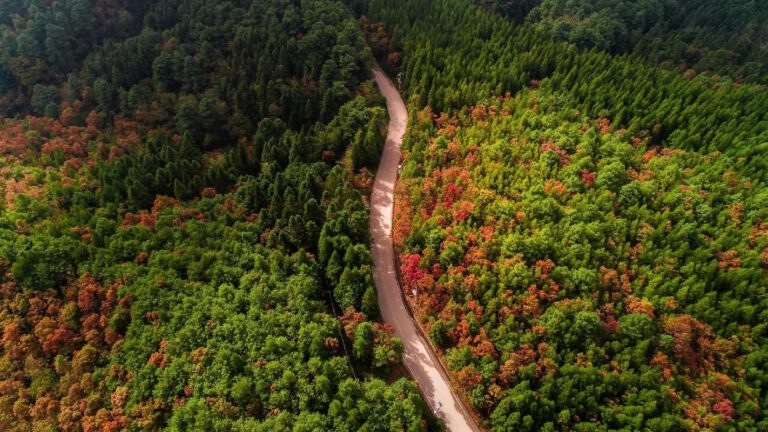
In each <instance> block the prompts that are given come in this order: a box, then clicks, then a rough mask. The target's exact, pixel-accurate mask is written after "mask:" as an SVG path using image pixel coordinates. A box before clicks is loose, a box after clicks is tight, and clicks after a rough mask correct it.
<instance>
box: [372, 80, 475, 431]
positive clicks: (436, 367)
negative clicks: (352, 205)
mask: <svg viewBox="0 0 768 432" xmlns="http://www.w3.org/2000/svg"><path fill="white" fill-rule="evenodd" d="M373 76H374V78H375V80H376V83H377V84H378V85H379V90H380V91H381V93H382V95H384V97H386V98H387V110H388V111H389V126H388V129H387V140H386V143H385V144H384V151H383V153H382V155H381V160H380V161H379V169H378V171H377V173H376V182H375V183H374V185H373V193H372V194H371V216H370V221H369V225H370V231H371V238H372V246H371V252H372V253H373V262H374V270H373V276H374V280H375V282H376V288H377V291H378V300H379V307H380V308H381V313H382V315H383V317H384V321H386V322H388V323H390V324H392V325H393V326H394V328H395V335H396V336H397V337H399V338H400V339H402V341H403V344H404V345H405V351H404V354H403V363H404V364H405V366H406V368H407V369H408V371H409V372H410V373H411V376H412V378H413V379H414V380H415V381H416V382H417V383H418V384H419V387H420V388H421V391H422V393H423V395H424V397H425V398H426V400H427V403H428V404H429V405H430V407H431V408H432V410H433V412H435V413H436V414H437V416H439V417H440V418H442V419H443V420H444V421H445V425H446V429H447V430H449V431H452V432H465V431H480V428H479V427H478V426H477V424H476V423H475V421H474V419H473V418H472V416H471V415H469V413H468V412H467V410H466V409H465V407H464V405H463V404H462V403H461V402H460V400H459V398H458V397H457V396H456V395H455V394H454V392H453V390H452V388H451V384H450V380H449V379H448V376H447V375H446V372H445V370H444V369H443V367H442V366H441V364H440V362H439V361H438V360H437V357H436V356H435V353H434V352H432V350H431V348H430V345H429V344H428V343H427V341H425V340H424V339H423V337H422V336H421V333H420V332H419V331H418V330H417V329H416V324H415V323H414V322H413V318H412V317H411V315H410V314H409V312H408V305H406V304H405V302H404V300H403V297H402V295H401V288H400V283H399V282H398V280H397V274H396V273H395V262H394V261H395V260H394V253H393V246H392V236H391V233H392V212H393V209H394V187H395V181H396V180H397V170H398V165H399V164H400V143H401V141H402V138H403V134H404V133H405V128H406V125H407V123H408V111H407V110H406V108H405V104H404V103H403V99H402V98H401V97H400V93H399V92H398V91H397V89H396V88H395V86H394V85H393V84H392V81H390V79H389V78H388V77H387V76H386V75H385V74H384V73H383V72H382V71H380V70H378V69H377V70H374V71H373Z"/></svg>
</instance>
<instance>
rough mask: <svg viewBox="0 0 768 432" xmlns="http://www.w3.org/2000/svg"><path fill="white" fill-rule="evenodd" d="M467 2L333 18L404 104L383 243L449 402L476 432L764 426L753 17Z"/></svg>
mask: <svg viewBox="0 0 768 432" xmlns="http://www.w3.org/2000/svg"><path fill="white" fill-rule="evenodd" d="M469 3H470V2H467V1H462V0H443V1H438V2H428V1H426V0H425V1H418V0H416V1H405V0H403V1H398V0H391V1H379V0H368V1H366V0H361V1H352V2H351V4H352V5H353V7H354V8H355V10H356V11H357V12H358V13H359V14H361V15H364V16H365V17H366V18H365V20H364V21H365V22H366V23H377V22H381V28H382V32H383V33H384V34H386V35H388V36H389V37H388V38H386V41H385V42H386V43H380V45H381V50H384V48H385V47H386V51H387V53H386V54H387V58H388V59H389V60H394V61H390V62H389V64H390V66H391V69H392V72H393V73H401V74H402V75H401V76H402V77H403V89H404V91H405V93H406V97H407V98H408V99H409V100H410V105H411V113H412V116H411V121H410V123H409V132H408V134H407V136H406V139H405V141H404V143H403V148H404V154H403V157H402V164H403V168H402V174H401V178H400V180H399V183H398V186H397V188H396V203H395V205H396V208H395V228H394V230H395V232H394V234H393V240H394V242H395V246H396V248H397V249H398V250H399V259H400V274H401V278H402V283H403V290H404V292H405V293H406V295H408V296H409V302H410V303H411V306H412V307H413V309H414V311H415V313H416V315H417V317H418V319H419V320H420V321H421V323H422V325H423V326H424V328H425V330H426V331H427V332H428V334H429V337H430V339H431V340H432V342H433V344H434V346H435V347H436V348H437V349H438V350H439V351H441V354H442V358H443V360H444V362H445V363H446V365H447V367H448V369H449V371H450V373H451V375H452V378H453V381H454V384H455V386H456V387H457V388H458V389H459V391H460V392H461V393H463V394H464V395H465V396H466V398H467V399H468V400H469V401H470V403H471V405H472V406H473V407H474V408H475V410H476V411H477V412H478V413H480V414H481V415H482V417H483V418H484V419H485V421H486V425H487V426H488V427H489V428H491V429H492V430H498V431H520V430H530V431H539V430H580V431H587V430H753V431H758V430H764V429H765V428H766V427H768V419H767V418H766V416H765V414H764V411H763V410H764V409H765V406H766V405H767V404H768V386H767V383H768V379H767V378H768V376H766V370H768V344H767V341H766V333H765V330H766V327H765V322H766V320H768V315H766V314H767V313H768V312H767V310H768V309H767V307H768V304H766V296H765V292H766V271H767V269H768V237H766V223H767V222H766V219H767V217H768V214H766V213H765V209H766V208H768V207H767V204H768V202H767V201H766V200H768V190H766V189H765V183H764V179H765V175H766V172H765V167H766V156H765V151H766V149H767V147H766V145H768V136H766V130H768V129H766V126H768V123H767V122H768V118H767V117H766V113H768V107H766V106H765V104H766V101H768V97H766V96H767V94H766V89H765V87H764V86H762V85H759V84H755V83H760V82H765V81H764V79H765V77H766V74H765V66H766V62H765V59H764V57H761V56H762V54H761V53H760V52H759V50H760V49H762V48H764V44H761V43H759V42H757V41H758V40H759V38H760V37H764V35H765V33H764V32H759V34H756V35H754V36H755V37H756V39H754V38H752V36H750V33H749V29H753V30H754V31H756V32H757V31H758V30H759V29H760V28H761V27H760V26H763V27H764V25H765V24H764V23H765V12H764V9H765V8H764V6H763V5H762V4H758V2H734V3H739V4H741V5H742V7H741V8H739V7H736V5H734V7H733V8H731V7H729V6H726V5H722V4H721V3H717V4H716V3H715V2H707V1H701V2H674V1H671V2H578V1H576V2H557V1H546V0H544V1H540V2H525V1H520V2H516V1H511V2H492V3H493V4H489V3H487V2H484V3H481V4H480V5H479V6H472V5H471V4H469ZM618 4H621V5H622V7H614V6H617V5H618ZM697 5H698V6H697ZM683 7H685V8H688V9H681V8H683ZM692 10H696V11H698V12H696V13H689V12H690V11H692ZM719 10H723V11H724V12H723V14H722V15H723V16H720V15H718V14H717V13H712V14H711V15H708V21H707V22H706V23H704V22H703V20H704V18H705V17H704V15H706V11H710V12H711V11H719ZM686 11H688V12H686ZM681 14H683V15H685V16H686V18H685V19H682V18H681V17H680V15H681ZM713 20H715V21H713ZM733 20H737V21H739V22H738V25H736V24H735V23H733V22H731V21H733ZM598 21H602V22H603V23H605V24H606V26H601V25H596V22H598ZM609 24H610V25H611V26H613V25H616V26H621V27H623V28H624V30H621V31H618V30H617V29H616V28H613V29H609V28H608V27H607V26H608V25H609ZM740 26H745V27H740ZM578 27H583V28H582V29H579V28H578ZM673 27H674V28H673ZM708 28H718V29H719V28H723V29H724V30H723V31H722V32H719V33H717V34H718V35H719V36H721V37H722V39H717V40H715V39H713V37H714V36H712V34H711V33H710V32H709V31H708V30H707V29H708ZM587 30H588V31H589V32H592V33H593V35H592V36H594V35H599V34H602V36H600V37H603V36H605V35H607V34H614V35H616V34H622V32H623V33H624V34H625V35H624V36H628V37H627V38H625V39H622V40H621V43H620V44H616V43H615V41H613V42H612V41H607V42H606V41H603V42H600V43H595V41H594V40H590V39H589V38H586V39H578V38H579V37H582V36H584V35H583V32H585V31H587ZM694 30H695V31H694ZM698 31H700V32H701V33H697V32H698ZM601 32H607V33H601ZM610 32H614V33H610ZM729 32H730V33H729ZM590 37H591V36H590ZM622 37H623V36H622ZM741 37H743V38H745V39H744V40H746V41H748V42H744V43H743V44H738V43H735V41H736V39H738V38H741ZM378 39H381V38H378ZM673 40H674V41H677V42H675V43H677V44H683V45H685V47H684V49H683V51H685V53H686V55H688V54H691V55H693V54H692V53H698V54H696V55H697V56H698V55H701V56H702V59H703V58H704V57H707V56H708V55H710V54H712V53H714V52H715V51H717V50H718V49H720V48H721V47H722V46H728V48H729V49H734V50H736V51H734V52H739V55H738V58H736V59H734V60H733V61H732V62H731V63H729V66H730V67H731V68H730V69H729V68H728V67H724V66H723V64H717V63H706V62H705V61H703V60H702V59H699V60H695V58H696V56H693V57H691V58H689V59H687V60H685V61H684V62H682V63H681V60H682V58H681V57H680V53H679V52H677V51H675V50H676V49H678V47H676V46H674V45H675V44H673V43H672V42H670V41H673ZM662 41H663V42H662ZM654 44H662V45H664V46H665V47H667V48H670V51H669V52H666V53H664V52H661V51H660V50H659V49H657V47H654ZM373 47H374V48H376V45H375V44H374V45H373ZM747 48H749V49H747ZM740 49H743V51H738V50H740ZM374 52H375V53H376V50H375V49H374ZM627 52H628V53H629V54H624V55H619V56H617V55H616V54H619V53H627ZM705 52H708V53H709V54H705ZM649 53H650V54H652V55H651V56H649ZM377 54H378V53H377ZM669 62H671V63H673V64H674V66H680V68H677V67H669V66H670V65H669V64H667V63H669ZM687 62H692V63H687ZM751 62H756V63H757V65H755V64H752V63H751ZM694 63H696V64H695V65H694ZM757 66H759V67H757ZM747 70H749V71H751V72H750V73H752V75H751V76H750V77H749V79H748V80H747V81H753V82H755V83H753V84H744V83H743V81H744V80H745V78H746V77H745V74H746V72H745V71H747Z"/></svg>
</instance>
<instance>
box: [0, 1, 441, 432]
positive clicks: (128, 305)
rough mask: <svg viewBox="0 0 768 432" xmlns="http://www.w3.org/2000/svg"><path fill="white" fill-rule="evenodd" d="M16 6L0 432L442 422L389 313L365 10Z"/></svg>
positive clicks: (9, 95) (5, 177) (3, 158)
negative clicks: (383, 285)
mask: <svg viewBox="0 0 768 432" xmlns="http://www.w3.org/2000/svg"><path fill="white" fill-rule="evenodd" d="M0 11H2V12H0V35H1V36H2V37H1V38H0V41H1V42H0V95H1V96H0V112H2V113H3V117H4V118H3V119H2V120H1V123H2V124H1V126H0V176H1V177H2V198H3V199H2V203H1V204H0V267H2V275H3V276H2V278H1V280H0V287H1V288H0V292H1V293H2V294H0V328H2V341H1V342H2V344H1V345H0V429H2V430H7V431H30V430H40V431H42V430H61V431H86V432H88V431H105V432H106V431H118V430H128V431H155V430H168V431H187V430H205V431H217V430H218V431H233V430H241V431H283V430H284V431H289V430H290V431H324V430H337V431H359V430H368V431H391V430H408V431H421V430H427V429H428V428H436V427H437V426H438V424H437V423H436V422H435V421H434V420H433V418H432V416H431V413H430V412H429V410H428V409H427V407H426V405H425V403H424V402H423V400H422V399H421V396H420V393H419V391H418V389H417V387H416V385H415V383H413V382H412V381H409V380H407V379H406V378H403V373H402V371H401V367H400V366H399V361H400V355H401V353H402V349H403V348H402V343H401V341H400V340H398V339H397V338H395V337H394V336H393V331H392V329H391V326H389V325H387V324H385V323H383V322H381V321H380V320H379V315H378V314H379V311H378V306H377V304H376V293H375V287H374V285H373V282H372V279H371V275H370V273H371V271H370V267H371V257H370V251H369V246H368V245H369V238H368V224H367V222H368V208H367V204H366V202H367V197H368V193H369V191H370V187H371V183H372V169H373V168H374V167H375V165H376V162H377V160H378V154H379V152H380V151H381V146H382V143H383V128H384V125H385V122H386V119H387V116H386V111H385V110H384V109H383V108H382V100H381V98H380V96H378V93H377V90H376V88H375V86H374V85H373V83H372V81H370V80H369V70H368V68H369V65H370V64H371V61H372V57H371V51H370V49H369V48H368V47H367V45H366V42H365V40H364V38H363V35H362V32H361V31H360V29H359V25H358V22H357V21H356V19H355V17H354V16H353V14H352V11H351V10H350V9H349V8H348V7H346V6H345V5H343V4H341V3H340V2H337V1H332V0H312V1H301V2H293V1H283V0H260V1H234V0H233V1H223V2H222V1H216V2H213V1H203V2H200V1H188V0H178V1H177V0H161V1H132V2H128V1H125V2H123V1H104V0H98V1H89V0H64V1H56V2H42V1H35V0H32V1H26V0H3V1H2V2H0ZM211 17H214V19H210V18H211Z"/></svg>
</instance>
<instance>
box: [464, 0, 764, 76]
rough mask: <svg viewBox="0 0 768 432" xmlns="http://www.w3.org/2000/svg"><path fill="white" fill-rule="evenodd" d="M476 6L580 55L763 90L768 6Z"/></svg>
mask: <svg viewBox="0 0 768 432" xmlns="http://www.w3.org/2000/svg"><path fill="white" fill-rule="evenodd" d="M478 3H479V4H482V5H485V6H486V7H488V8H490V9H492V10H495V11H498V12H500V13H502V14H504V15H506V16H508V17H510V18H511V19H514V20H515V21H517V22H519V23H528V24H531V25H532V27H533V28H536V29H537V30H539V31H541V32H543V33H545V34H547V35H549V36H550V37H553V38H556V39H558V40H562V41H568V42H570V43H573V44H575V45H577V46H579V47H582V48H596V49H600V50H606V51H609V52H612V53H626V52H631V53H634V54H636V55H637V56H638V57H639V58H641V59H645V60H649V61H652V62H654V63H658V64H662V65H665V66H669V67H677V68H680V69H681V70H691V71H692V72H691V73H693V72H694V71H708V72H714V73H718V74H724V75H730V76H733V77H735V78H738V79H741V80H746V81H752V82H758V83H763V84H766V83H768V80H766V76H765V74H766V73H768V67H766V64H768V48H767V46H766V43H768V4H766V3H765V2H760V1H742V0H733V1H725V2H724V1H715V0H647V1H627V0H601V1H589V0H578V1H572V0H571V1H565V0H487V1H480V2H478Z"/></svg>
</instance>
